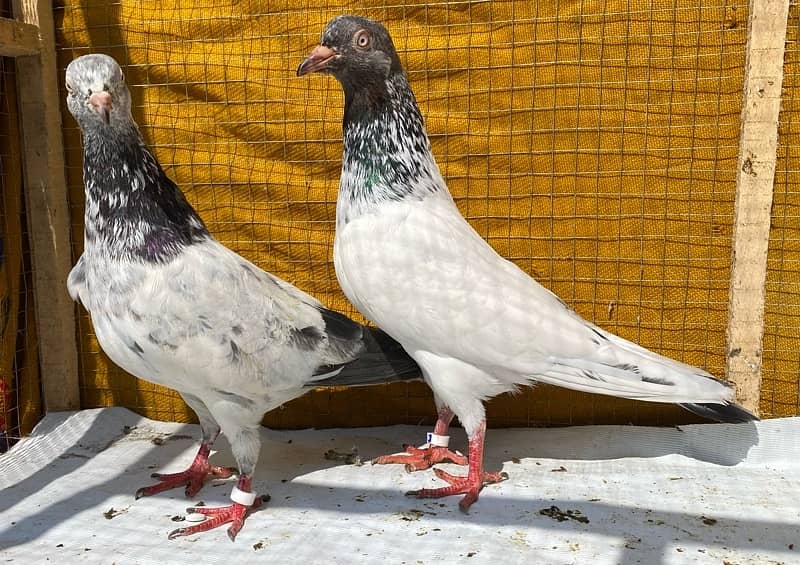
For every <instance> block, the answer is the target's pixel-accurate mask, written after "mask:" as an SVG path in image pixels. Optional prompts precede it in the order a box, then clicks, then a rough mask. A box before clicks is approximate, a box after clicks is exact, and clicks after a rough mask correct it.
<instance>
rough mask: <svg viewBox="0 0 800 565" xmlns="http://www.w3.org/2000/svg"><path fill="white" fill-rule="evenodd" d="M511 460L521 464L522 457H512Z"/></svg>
mask: <svg viewBox="0 0 800 565" xmlns="http://www.w3.org/2000/svg"><path fill="white" fill-rule="evenodd" d="M511 462H512V463H516V464H517V465H519V464H520V459H519V457H512V458H511Z"/></svg>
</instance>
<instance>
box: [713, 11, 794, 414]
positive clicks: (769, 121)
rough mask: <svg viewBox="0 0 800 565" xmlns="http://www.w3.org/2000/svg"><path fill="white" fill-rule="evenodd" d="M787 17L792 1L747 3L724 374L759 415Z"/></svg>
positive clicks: (748, 405)
mask: <svg viewBox="0 0 800 565" xmlns="http://www.w3.org/2000/svg"><path fill="white" fill-rule="evenodd" d="M788 14H789V0H750V14H749V17H748V26H747V27H748V33H747V59H746V66H745V89H744V101H743V103H742V121H741V133H740V139H739V163H738V168H739V170H738V171H737V179H736V205H735V206H736V208H735V217H734V229H733V264H732V267H731V285H730V298H729V303H728V345H727V367H726V369H727V377H728V379H729V380H731V381H733V382H734V383H735V384H736V393H737V399H738V401H739V402H740V403H741V404H742V405H743V406H744V407H745V408H748V409H749V410H752V411H754V412H757V411H758V405H759V397H760V391H761V361H762V359H761V348H762V339H763V335H764V300H765V295H766V294H765V284H766V278H767V247H768V244H769V229H770V214H771V211H772V185H773V181H774V178H775V161H776V158H777V156H776V151H777V146H778V114H779V113H780V105H781V87H782V82H783V54H784V43H785V41H786V26H787V20H788Z"/></svg>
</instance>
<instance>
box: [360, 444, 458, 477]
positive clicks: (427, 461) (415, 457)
mask: <svg viewBox="0 0 800 565" xmlns="http://www.w3.org/2000/svg"><path fill="white" fill-rule="evenodd" d="M404 447H405V453H399V454H395V455H384V456H382V457H376V458H375V459H373V460H372V463H373V465H389V464H393V463H399V464H400V465H405V468H406V472H408V473H412V472H414V471H422V470H424V469H430V468H431V467H432V466H434V465H435V464H436V463H455V464H456V465H467V464H468V463H469V462H468V461H467V458H466V457H465V456H464V455H462V454H461V453H459V452H457V451H455V452H454V451H450V450H449V449H447V448H446V447H439V446H435V445H433V446H427V447H414V446H413V445H405V446H404Z"/></svg>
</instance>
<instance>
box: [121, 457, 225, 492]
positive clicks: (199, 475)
mask: <svg viewBox="0 0 800 565" xmlns="http://www.w3.org/2000/svg"><path fill="white" fill-rule="evenodd" d="M208 454H209V448H208V445H206V444H203V445H201V446H200V450H199V451H198V452H197V456H196V457H195V458H194V461H192V464H191V465H189V468H188V469H186V470H185V471H181V472H180V473H167V474H164V473H153V474H152V475H150V477H151V478H153V479H157V480H158V483H156V484H154V485H151V486H148V487H142V488H140V489H139V490H137V491H136V499H137V500H138V499H140V498H142V497H143V496H152V495H154V494H157V493H159V492H163V491H165V490H170V489H173V488H176V487H180V486H184V485H186V491H185V493H186V496H187V497H189V498H191V497H193V496H194V495H196V494H197V493H198V492H199V491H200V489H201V488H202V487H203V481H205V480H206V477H208V476H209V475H214V476H215V477H218V478H220V479H227V478H228V477H230V476H231V475H233V473H234V472H235V469H231V468H230V467H218V466H216V465H210V464H209V463H208Z"/></svg>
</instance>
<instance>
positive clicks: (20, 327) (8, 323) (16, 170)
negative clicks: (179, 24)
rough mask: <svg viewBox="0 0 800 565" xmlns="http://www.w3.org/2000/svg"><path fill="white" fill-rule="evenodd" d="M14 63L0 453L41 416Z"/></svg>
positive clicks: (0, 194)
mask: <svg viewBox="0 0 800 565" xmlns="http://www.w3.org/2000/svg"><path fill="white" fill-rule="evenodd" d="M16 99H17V94H16V80H15V70H14V60H13V59H9V58H5V57H3V58H0V452H3V451H5V450H6V449H7V448H8V447H9V446H10V445H11V444H12V443H13V442H14V441H15V440H17V439H19V438H20V437H21V436H22V435H24V434H26V433H28V432H30V430H31V429H32V427H33V425H34V424H35V423H36V422H37V421H38V419H39V417H40V416H41V402H40V397H39V384H38V366H37V355H36V352H37V343H36V325H35V319H34V315H35V313H34V308H33V301H32V297H33V288H32V283H31V280H32V273H31V260H30V253H29V249H28V238H27V226H26V221H25V201H24V197H23V193H22V163H21V151H20V143H21V142H22V140H21V136H20V133H19V127H18V122H17V119H18V109H17V103H16Z"/></svg>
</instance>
